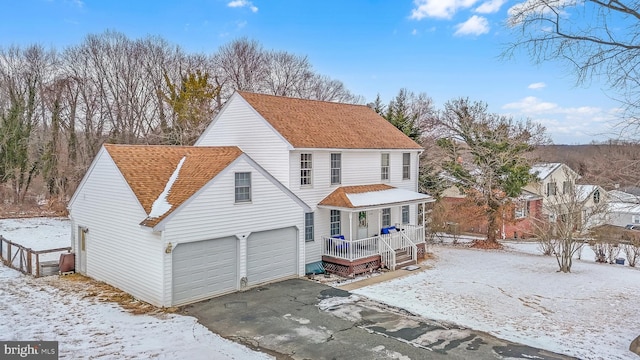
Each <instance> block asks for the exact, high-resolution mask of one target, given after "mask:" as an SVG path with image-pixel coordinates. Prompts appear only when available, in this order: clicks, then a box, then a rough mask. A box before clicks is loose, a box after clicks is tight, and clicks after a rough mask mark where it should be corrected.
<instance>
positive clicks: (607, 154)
mask: <svg viewBox="0 0 640 360" xmlns="http://www.w3.org/2000/svg"><path fill="white" fill-rule="evenodd" d="M535 155H536V157H537V159H538V160H540V161H544V162H562V163H565V164H567V165H569V167H571V168H572V169H573V170H575V171H577V172H578V174H580V176H581V179H580V180H579V182H580V183H583V184H597V185H601V186H603V187H605V188H606V189H607V190H611V189H613V188H624V187H637V186H640V144H634V143H628V142H622V141H613V140H612V141H608V142H605V143H593V144H588V145H546V146H540V147H538V148H537V149H536V151H535Z"/></svg>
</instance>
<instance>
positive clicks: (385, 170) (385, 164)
mask: <svg viewBox="0 0 640 360" xmlns="http://www.w3.org/2000/svg"><path fill="white" fill-rule="evenodd" d="M380 179H381V180H389V154H382V155H381V158H380Z"/></svg>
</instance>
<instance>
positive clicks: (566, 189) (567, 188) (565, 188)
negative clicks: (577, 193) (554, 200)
mask: <svg viewBox="0 0 640 360" xmlns="http://www.w3.org/2000/svg"><path fill="white" fill-rule="evenodd" d="M570 192H571V181H563V182H562V193H563V194H568V193H570Z"/></svg>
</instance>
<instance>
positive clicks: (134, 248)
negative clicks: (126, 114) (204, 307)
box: [69, 149, 167, 306]
mask: <svg viewBox="0 0 640 360" xmlns="http://www.w3.org/2000/svg"><path fill="white" fill-rule="evenodd" d="M89 172H90V173H89V176H88V177H87V178H86V180H85V181H84V182H83V184H81V187H80V188H79V189H78V193H77V194H76V195H75V196H74V199H73V201H72V203H71V204H70V205H69V213H70V217H71V218H72V219H73V223H74V226H73V227H72V231H73V239H74V243H73V247H74V249H75V248H77V231H78V226H81V227H85V228H86V229H87V230H88V233H87V235H88V236H87V240H86V255H87V271H86V275H87V276H90V277H92V278H94V279H97V280H100V281H104V282H106V283H108V284H110V285H113V286H115V287H117V288H119V289H122V290H124V291H126V292H128V293H130V294H131V295H133V296H134V297H136V298H138V299H140V300H143V301H146V302H149V303H151V304H153V305H156V306H165V305H167V304H165V303H164V302H163V291H162V289H163V281H164V280H163V272H162V266H163V260H164V256H165V251H164V250H165V248H164V245H163V242H162V239H161V237H160V235H159V234H156V233H153V232H151V231H148V230H146V229H144V228H141V227H140V225H139V223H140V222H141V221H142V220H144V219H145V218H146V217H147V214H146V213H145V212H144V210H143V209H142V206H140V204H139V203H138V201H137V199H136V197H135V195H134V194H133V192H132V191H131V190H130V189H129V187H128V185H127V184H126V182H125V180H124V178H123V176H122V174H121V173H120V172H119V170H118V168H117V167H116V165H115V164H114V162H113V160H111V157H110V156H109V154H108V153H107V152H106V150H104V149H102V150H100V153H99V154H98V155H97V157H96V160H95V161H94V163H93V166H92V167H91V168H90V169H89ZM105 189H108V191H105ZM142 255H144V256H142ZM76 265H78V264H76ZM132 274H135V276H132Z"/></svg>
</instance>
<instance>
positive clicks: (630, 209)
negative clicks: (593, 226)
mask: <svg viewBox="0 0 640 360" xmlns="http://www.w3.org/2000/svg"><path fill="white" fill-rule="evenodd" d="M609 211H610V212H615V213H625V214H640V205H638V204H632V203H627V202H612V203H609Z"/></svg>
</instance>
